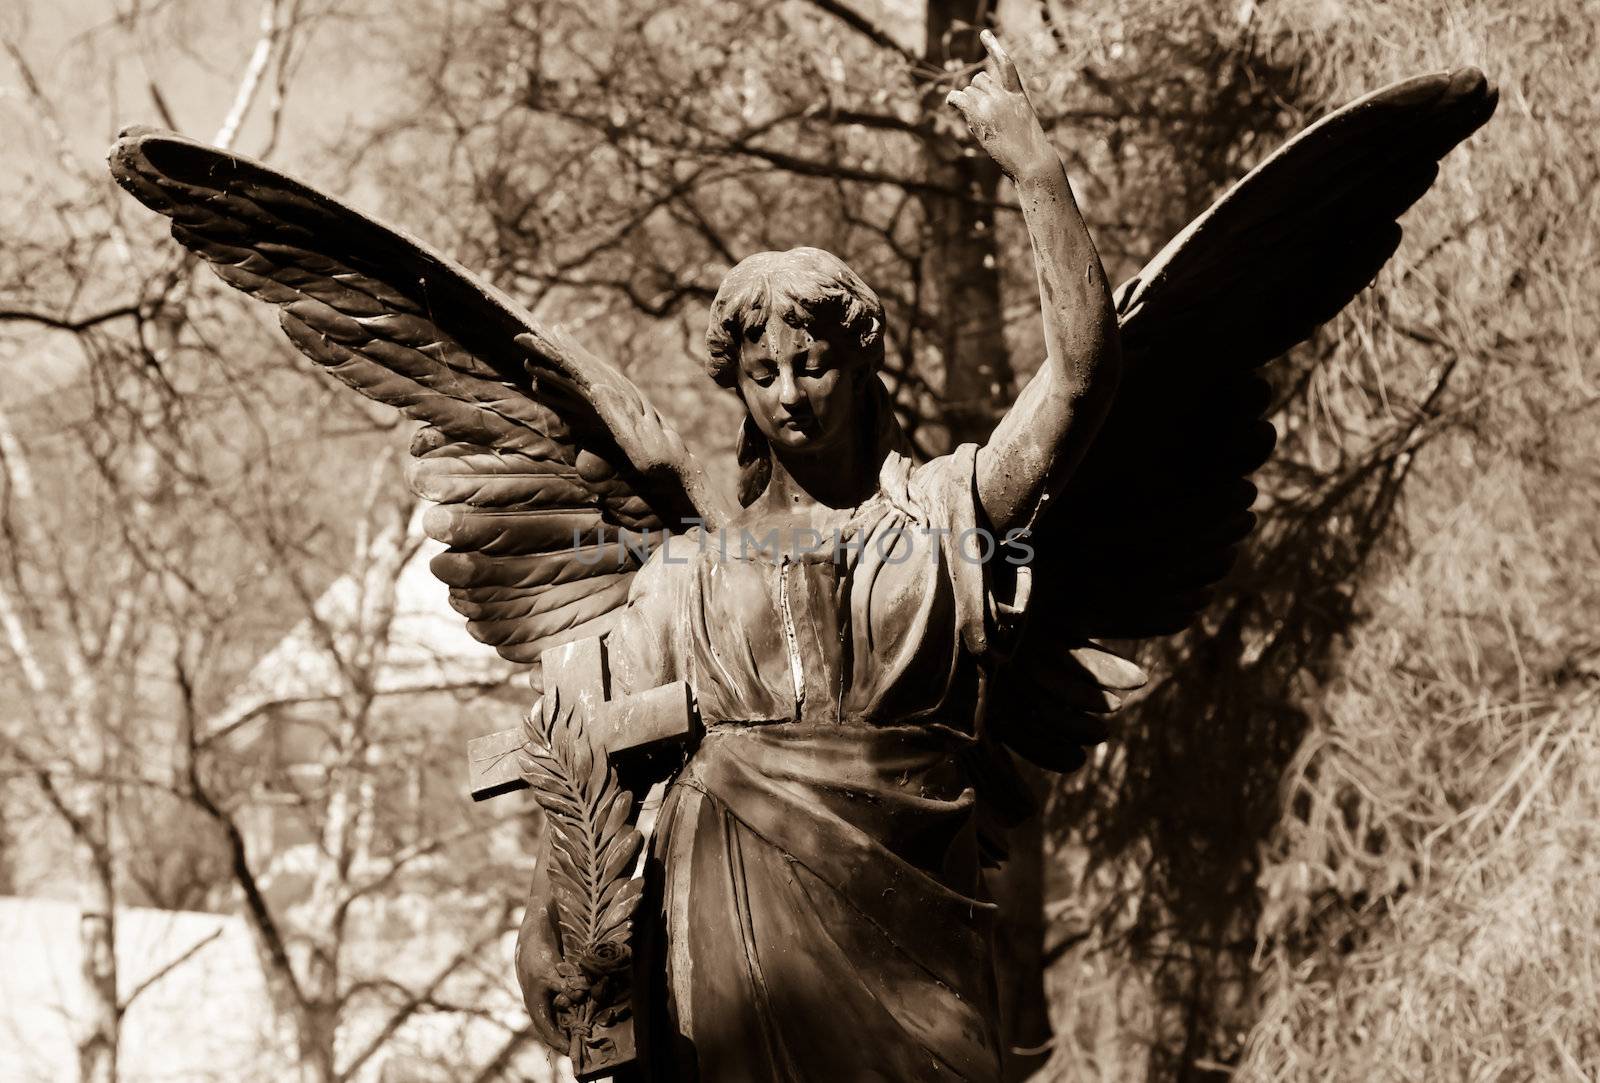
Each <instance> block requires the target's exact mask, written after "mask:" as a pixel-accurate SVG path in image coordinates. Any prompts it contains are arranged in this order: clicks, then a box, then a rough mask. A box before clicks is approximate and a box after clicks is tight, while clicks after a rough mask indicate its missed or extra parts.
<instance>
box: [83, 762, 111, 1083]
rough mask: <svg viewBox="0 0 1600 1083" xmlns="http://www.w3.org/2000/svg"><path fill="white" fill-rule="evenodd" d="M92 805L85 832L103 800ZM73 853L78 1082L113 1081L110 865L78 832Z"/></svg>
mask: <svg viewBox="0 0 1600 1083" xmlns="http://www.w3.org/2000/svg"><path fill="white" fill-rule="evenodd" d="M94 801H95V806H96V807H95V811H94V812H93V813H91V814H90V815H91V817H92V818H93V819H94V821H95V822H94V823H92V824H90V825H89V830H91V831H93V830H98V829H99V828H100V827H102V826H103V825H104V815H103V813H104V808H103V807H102V806H103V797H102V796H101V795H100V794H95V795H94ZM73 851H74V855H73V856H74V859H75V860H76V862H77V863H78V897H79V907H80V917H79V919H78V941H79V948H80V950H81V952H82V960H81V963H80V966H79V984H80V987H81V988H82V990H83V992H82V999H81V1000H80V1001H79V1005H78V1022H79V1032H78V1080H79V1083H116V1078H117V1040H118V1036H119V1034H118V1032H119V1029H120V1026H121V1012H120V1011H119V1010H118V1008H117V936H116V931H117V926H116V892H115V888H114V886H113V884H112V881H111V865H110V861H109V857H108V855H107V854H106V853H105V852H104V850H103V849H102V848H101V847H100V846H98V845H96V844H95V842H94V840H93V839H90V838H86V837H85V835H84V832H82V831H77V832H75V837H74V839H73Z"/></svg>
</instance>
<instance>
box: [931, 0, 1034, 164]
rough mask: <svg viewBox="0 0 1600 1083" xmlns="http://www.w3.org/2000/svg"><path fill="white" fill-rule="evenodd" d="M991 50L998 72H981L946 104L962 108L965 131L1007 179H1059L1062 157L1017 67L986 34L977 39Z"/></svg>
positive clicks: (1003, 50)
mask: <svg viewBox="0 0 1600 1083" xmlns="http://www.w3.org/2000/svg"><path fill="white" fill-rule="evenodd" d="M979 37H980V40H982V42H983V47H984V48H985V49H986V50H988V53H989V60H990V62H991V63H992V65H993V67H994V74H992V75H991V74H990V73H989V72H988V71H987V70H985V71H980V72H979V73H978V74H977V75H976V76H974V77H973V79H972V82H971V83H969V84H968V85H967V86H966V87H965V88H963V89H961V90H952V91H951V92H950V93H949V95H947V96H946V98H945V101H947V102H949V103H950V104H951V105H953V106H955V107H956V108H957V109H959V110H961V115H962V116H963V117H964V118H966V121H967V127H968V128H970V129H972V134H973V136H975V137H976V138H977V140H978V142H979V143H981V144H982V145H983V149H984V150H986V151H988V152H989V157H991V158H993V159H994V160H995V162H996V163H997V164H998V165H999V166H1000V168H1001V169H1002V170H1003V171H1004V172H1005V174H1006V176H1008V177H1010V178H1011V179H1012V180H1014V181H1022V180H1025V179H1027V178H1029V177H1034V176H1038V175H1040V174H1041V173H1048V174H1052V175H1055V176H1060V175H1061V159H1060V158H1058V157H1056V152H1055V148H1053V147H1052V146H1051V145H1050V141H1049V140H1048V139H1046V138H1045V134H1044V128H1043V127H1041V126H1040V124H1039V118H1038V117H1037V116H1036V115H1035V114H1034V112H1033V106H1032V104H1030V103H1029V101H1028V92H1027V91H1026V90H1024V89H1023V88H1022V77H1021V76H1020V75H1019V74H1017V65H1016V64H1015V63H1014V62H1013V61H1012V59H1011V57H1010V55H1009V54H1008V53H1007V52H1006V51H1005V49H1004V48H1003V47H1002V46H1001V44H1000V40H999V39H998V38H996V37H995V36H994V34H993V33H991V32H990V31H988V30H985V31H983V33H982V34H981V35H979Z"/></svg>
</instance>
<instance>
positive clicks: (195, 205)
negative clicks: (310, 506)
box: [111, 129, 730, 662]
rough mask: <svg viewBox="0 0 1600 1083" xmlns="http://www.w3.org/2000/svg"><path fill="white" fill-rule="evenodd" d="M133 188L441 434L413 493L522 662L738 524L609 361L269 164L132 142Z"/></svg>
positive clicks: (373, 386) (438, 563) (605, 621)
mask: <svg viewBox="0 0 1600 1083" xmlns="http://www.w3.org/2000/svg"><path fill="white" fill-rule="evenodd" d="M111 170H112V173H113V175H114V176H115V177H116V179H117V181H118V183H120V184H121V185H122V186H123V187H124V188H126V189H127V190H128V191H129V192H131V193H132V194H133V195H134V196H135V198H137V199H139V200H140V201H141V202H143V203H144V204H145V205H146V206H148V207H150V208H152V209H153V210H156V211H158V212H160V213H161V214H164V215H166V216H167V217H168V218H170V219H171V220H172V222H173V226H172V234H173V237H174V238H175V239H176V240H177V241H178V242H179V243H180V244H183V245H184V246H185V247H187V248H189V249H190V250H191V251H193V252H194V253H196V254H197V255H199V256H200V257H201V258H202V259H204V260H205V261H206V262H207V263H208V264H210V265H211V267H212V268H213V269H214V270H215V271H216V273H217V274H218V276H219V277H221V278H222V280H223V281H225V282H227V283H228V284H229V285H231V286H233V287H235V288H237V289H239V290H241V291H243V292H244V293H247V294H249V295H251V296H253V297H256V298H258V299H259V300H262V301H264V302H266V303H268V304H271V305H274V306H276V307H277V308H278V312H279V323H280V324H281V325H282V327H283V330H284V332H285V334H286V335H287V336H288V337H289V340H290V341H291V342H292V343H293V344H294V345H295V346H296V347H297V348H298V349H299V350H300V351H301V352H302V353H304V354H305V355H306V356H307V357H309V358H310V359H311V360H312V361H314V362H315V363H316V364H318V365H320V366H322V367H323V368H325V369H327V370H328V371H329V372H330V373H332V374H333V375H334V376H336V377H337V378H339V379H340V380H342V381H343V382H345V383H346V384H348V385H349V386H351V387H352V388H354V389H355V390H357V391H359V392H360V393H361V394H363V395H365V396H367V397H368V398H371V399H374V400H376V401H378V402H382V403H385V404H387V405H389V406H391V407H394V408H395V409H397V410H399V411H400V412H401V413H403V414H404V415H406V416H407V417H410V418H413V419H415V420H418V421H421V422H424V428H423V429H422V430H421V431H420V432H419V433H418V434H417V438H416V439H415V440H414V441H413V443H412V454H413V455H414V456H415V457H416V458H415V460H414V463H413V468H412V470H411V473H410V479H411V483H412V485H413V487H414V488H415V489H416V491H417V492H418V493H419V494H420V495H422V496H424V497H426V498H428V499H430V500H434V501H437V502H438V506H437V507H435V508H432V509H430V511H429V513H428V514H427V515H426V516H425V517H424V529H425V530H426V531H427V532H428V533H429V534H430V535H431V536H432V537H435V538H437V539H439V540H441V541H444V542H445V543H446V544H447V545H449V547H450V548H449V549H448V550H447V551H446V552H444V553H442V554H440V555H439V556H438V557H436V558H435V559H434V561H433V569H434V572H435V574H436V575H437V576H438V577H439V578H440V579H441V580H443V581H444V582H445V583H446V584H447V585H448V586H449V587H450V600H451V604H452V605H453V606H455V608H456V609H457V610H458V611H459V612H461V613H462V615H463V616H465V617H466V618H467V620H468V627H469V630H470V631H471V632H472V634H473V635H474V636H475V637H477V638H478V639H480V640H482V641H483V642H486V643H491V644H493V645H494V646H495V647H496V648H498V649H499V651H500V653H501V654H503V655H505V656H506V657H507V658H511V659H513V660H516V661H530V662H531V661H536V660H537V658H538V654H539V652H540V651H541V650H543V648H544V647H546V646H553V645H555V644H556V643H557V642H560V641H562V640H564V639H566V638H576V637H578V636H587V635H594V634H598V633H599V632H601V631H603V630H604V628H605V627H607V626H608V625H609V614H610V613H611V612H612V610H614V609H615V608H616V607H617V606H618V605H620V604H621V603H622V601H623V600H625V599H626V596H627V590H628V584H629V582H630V581H631V579H632V577H633V574H634V572H635V571H637V569H638V568H639V567H640V566H641V564H642V562H643V560H644V559H645V558H646V557H647V555H648V553H649V552H650V551H651V550H652V548H653V547H654V546H656V545H659V544H660V542H661V541H662V540H664V538H665V536H666V534H667V533H668V532H673V531H677V530H680V529H683V528H684V527H685V526H686V525H687V524H689V523H691V522H706V523H711V524H716V523H719V522H721V521H722V519H723V518H724V517H725V515H726V514H727V511H728V510H729V506H730V505H729V503H728V502H727V500H726V498H725V497H723V496H722V495H721V494H719V493H717V492H716V491H715V490H713V489H712V488H711V487H710V486H709V483H707V482H706V480H705V478H704V475H703V474H702V473H701V471H700V470H699V467H698V465H697V464H695V463H694V461H693V458H692V456H690V455H689V453H688V452H687V450H686V449H685V448H684V446H683V442H682V440H681V439H679V438H678V436H677V434H676V433H674V432H673V431H672V430H671V429H670V428H669V427H668V426H667V425H666V424H665V423H664V422H663V421H662V420H661V418H660V416H659V415H657V414H656V412H655V411H654V410H653V409H651V407H650V406H649V404H648V403H647V402H646V401H645V399H644V397H643V395H641V394H640V393H639V391H638V389H637V388H636V387H635V386H634V385H633V384H632V383H631V382H630V381H629V380H628V379H627V378H626V377H625V376H623V375H622V374H621V373H620V372H618V371H617V370H616V369H614V368H613V367H612V366H610V365H609V364H607V363H605V362H604V361H601V360H600V359H598V358H596V357H594V356H593V355H592V354H589V353H588V352H587V351H585V350H583V349H582V348H581V347H580V346H578V345H577V344H576V343H574V342H572V341H571V340H570V339H568V338H566V337H565V336H564V335H562V334H561V333H559V332H557V331H554V330H552V329H549V328H544V327H541V326H540V325H539V324H538V323H537V321H535V320H534V319H533V318H532V316H531V315H529V314H528V313H527V312H526V311H525V310H523V309H522V308H521V307H520V306H518V305H517V304H516V303H515V302H513V301H511V300H510V299H508V298H506V297H505V296H504V295H503V294H501V293H499V291H497V290H495V289H494V288H493V287H491V286H489V285H487V284H485V283H483V282H481V281H479V280H478V279H477V278H475V277H474V276H472V275H471V274H470V273H468V272H467V271H466V270H464V269H463V268H461V267H460V266H459V265H457V264H455V263H454V262H453V261H451V260H449V259H448V258H447V257H445V256H443V255H440V254H439V253H437V252H435V251H433V250H432V249H429V248H428V247H427V246H425V245H423V244H421V243H420V242H418V241H416V240H414V239H413V238H411V237H408V236H406V235H405V234H403V233H400V232H399V231H397V230H393V229H390V228H388V227H386V226H383V225H381V224H379V223H377V222H375V221H373V220H372V219H370V218H368V217H366V216H365V215H362V214H360V213H358V212H356V211H354V210H352V209H351V208H349V207H347V206H345V205H344V204H342V203H340V202H339V201H337V200H335V199H333V198H332V197H330V196H327V195H325V194H324V193H321V192H318V191H316V190H315V189H312V188H310V187H308V186H306V185H304V184H301V183H300V182H298V181H295V180H293V179H292V178H289V177H287V176H284V175H283V174H281V173H278V172H276V171H274V170H272V169H270V168H269V167H267V166H264V165H261V164H260V163H257V162H253V161H250V160H249V159H246V158H243V157H241V156H238V155H234V154H230V153H227V152H225V151H221V150H218V149H216V148H212V147H207V146H205V145H203V144H200V143H196V142H194V141H192V140H188V139H185V138H183V137H181V136H177V135H174V134H172V133H162V132H156V131H151V130H148V129H130V130H128V131H126V132H124V133H123V135H122V137H121V138H120V139H119V140H118V142H117V144H116V145H115V146H114V147H113V148H112V152H111Z"/></svg>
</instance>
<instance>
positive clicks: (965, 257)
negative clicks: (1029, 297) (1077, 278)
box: [923, 0, 1012, 446]
mask: <svg viewBox="0 0 1600 1083" xmlns="http://www.w3.org/2000/svg"><path fill="white" fill-rule="evenodd" d="M989 6H990V5H988V4H986V3H983V2H982V0H929V3H928V59H929V60H930V61H931V62H932V63H933V64H934V65H935V66H936V67H939V68H941V69H944V68H945V67H946V64H947V62H953V63H955V64H956V65H958V66H962V67H965V66H967V65H969V64H972V63H974V62H976V61H978V60H981V59H982V58H983V57H984V55H985V54H984V50H983V45H982V43H981V42H979V40H978V29H979V28H980V26H981V25H982V24H980V23H979V21H978V20H979V14H980V13H979V9H980V8H987V7H989ZM950 89H951V88H950V87H949V86H948V85H942V84H934V85H930V87H929V90H928V94H929V97H930V99H931V100H930V101H929V102H928V103H927V107H928V108H929V109H930V110H940V109H947V108H949V107H948V106H947V105H945V104H944V101H943V98H944V95H945V94H946V93H948V92H949V90H950ZM928 148H929V149H928V158H927V175H928V180H929V181H930V182H932V183H934V184H937V185H939V186H940V187H942V188H946V189H949V190H950V191H952V192H955V193H960V194H959V195H950V196H941V195H937V194H930V195H929V196H928V197H927V198H926V199H925V200H924V202H923V206H924V207H925V208H926V211H927V215H928V226H929V232H930V234H931V240H932V242H933V243H932V247H931V249H930V252H929V257H928V258H929V262H930V266H928V267H927V268H926V280H927V281H928V282H930V283H932V284H933V285H934V286H935V288H936V289H937V291H938V298H937V302H936V306H937V307H936V308H935V310H934V311H935V312H936V315H935V317H934V319H935V328H934V334H933V340H934V346H935V348H936V350H937V351H938V353H939V359H940V363H941V364H942V365H943V368H944V383H943V398H944V410H943V413H944V418H943V421H944V424H945V426H946V429H947V431H948V433H949V437H950V443H951V445H952V446H954V445H956V444H962V443H966V442H968V441H974V442H981V441H983V440H985V439H987V438H988V436H989V433H990V431H991V430H993V428H994V426H995V423H996V422H997V421H998V420H999V419H1000V414H1001V412H1002V411H1003V409H1004V407H1005V405H1006V403H1007V402H1008V401H1009V399H1010V397H1011V383H1012V376H1011V363H1010V359H1009V357H1008V356H1007V354H1006V344H1005V336H1004V334H1003V325H1002V317H1001V307H1000V271H999V262H998V260H997V259H996V253H995V238H994V202H995V196H996V193H997V192H998V190H999V186H1000V168H999V166H997V165H995V163H994V161H993V160H992V159H991V158H990V157H989V156H988V155H987V154H984V153H982V152H981V151H980V152H978V153H977V154H963V153H960V152H959V149H958V148H957V147H955V146H954V145H953V144H949V143H944V142H938V143H929V144H928Z"/></svg>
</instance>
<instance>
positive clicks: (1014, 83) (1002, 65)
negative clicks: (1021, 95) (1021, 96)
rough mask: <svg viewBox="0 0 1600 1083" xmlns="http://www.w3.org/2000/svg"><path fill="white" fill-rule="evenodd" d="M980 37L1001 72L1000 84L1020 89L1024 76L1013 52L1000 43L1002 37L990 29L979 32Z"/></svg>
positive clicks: (1007, 87)
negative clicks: (1009, 51) (1012, 56)
mask: <svg viewBox="0 0 1600 1083" xmlns="http://www.w3.org/2000/svg"><path fill="white" fill-rule="evenodd" d="M978 39H979V40H980V41H982V42H983V47H984V49H986V50H988V53H989V59H991V60H993V61H994V67H995V71H997V72H999V73H1000V85H1001V86H1003V87H1005V88H1006V89H1007V90H1011V91H1020V90H1021V89H1022V76H1021V75H1020V74H1018V72H1017V65H1016V64H1015V63H1014V62H1013V61H1012V59H1011V54H1010V53H1008V52H1006V50H1005V46H1003V45H1001V44H1000V39H999V38H997V37H995V36H994V32H993V31H990V30H985V31H984V32H983V33H981V34H979V35H978Z"/></svg>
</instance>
